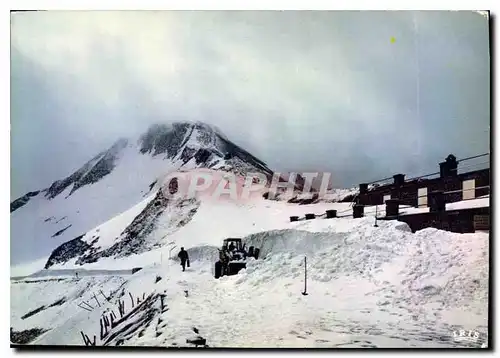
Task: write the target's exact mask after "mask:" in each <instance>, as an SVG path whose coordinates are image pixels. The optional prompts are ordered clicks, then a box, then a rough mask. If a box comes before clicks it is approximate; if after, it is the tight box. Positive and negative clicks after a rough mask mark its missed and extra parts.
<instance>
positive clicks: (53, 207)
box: [11, 122, 272, 265]
mask: <svg viewBox="0 0 500 358" xmlns="http://www.w3.org/2000/svg"><path fill="white" fill-rule="evenodd" d="M194 168H214V169H217V170H221V171H223V170H225V171H231V172H234V173H238V174H245V173H246V172H248V171H251V172H260V173H263V174H265V175H267V176H269V175H272V171H271V170H270V169H269V168H267V166H266V165H265V163H263V162H262V161H260V160H259V159H257V158H255V157H254V156H252V155H251V154H250V153H248V152H246V151H245V150H243V149H242V148H240V147H238V146H237V145H235V144H234V143H232V142H231V141H230V140H229V139H228V138H226V137H225V136H224V135H223V134H222V133H221V132H220V131H219V130H218V129H217V128H214V127H212V126H209V125H206V124H203V123H199V122H197V123H174V124H172V125H165V124H161V125H154V126H152V127H151V128H149V129H148V131H147V132H146V133H144V134H143V135H142V136H140V138H138V139H135V140H133V139H120V140H118V141H117V142H116V143H115V144H114V145H113V146H112V147H111V148H110V149H108V150H107V151H104V152H102V153H99V154H98V155H97V156H95V157H94V158H92V159H91V160H90V161H89V162H88V163H86V164H85V165H83V166H82V167H81V168H80V169H79V170H77V171H76V172H74V173H73V174H71V175H70V176H68V177H67V178H64V179H62V180H58V181H56V182H54V183H53V184H52V185H51V186H50V187H49V188H46V189H43V190H39V191H34V192H30V193H28V194H26V195H25V196H23V197H21V198H19V199H17V200H15V201H14V202H12V203H11V264H14V265H17V264H20V263H27V262H32V261H34V260H36V259H39V258H42V257H48V255H50V253H51V252H52V250H53V249H54V248H56V247H57V246H59V245H60V244H62V243H64V242H67V241H69V240H72V239H74V238H76V237H78V236H81V235H84V234H85V233H87V232H88V231H89V230H91V229H93V228H95V227H97V226H98V225H101V224H103V223H105V222H106V221H107V220H109V219H111V218H113V217H114V216H116V215H118V214H120V213H122V212H125V211H126V210H128V209H130V208H131V207H133V206H134V205H136V204H138V203H139V202H141V201H142V200H144V198H145V197H146V196H147V195H148V194H149V193H150V191H151V189H152V187H153V186H154V183H155V181H156V180H157V179H158V178H160V177H161V176H162V175H165V174H166V173H169V172H172V171H175V170H179V169H194Z"/></svg>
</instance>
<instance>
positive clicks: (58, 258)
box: [45, 235, 91, 269]
mask: <svg viewBox="0 0 500 358" xmlns="http://www.w3.org/2000/svg"><path fill="white" fill-rule="evenodd" d="M83 236H84V235H81V236H78V237H77V238H75V239H73V240H71V241H68V242H65V243H64V244H62V245H60V246H59V247H57V248H56V249H55V250H54V251H52V254H51V255H50V257H49V259H48V260H47V263H46V264H45V269H48V268H49V267H50V266H52V265H55V264H58V263H63V262H67V261H69V260H71V259H72V258H74V257H77V256H80V255H83V253H85V251H87V250H88V249H89V248H90V247H91V246H90V245H89V244H87V243H86V242H85V241H83V240H82V237H83Z"/></svg>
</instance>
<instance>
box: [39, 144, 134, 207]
mask: <svg viewBox="0 0 500 358" xmlns="http://www.w3.org/2000/svg"><path fill="white" fill-rule="evenodd" d="M127 144H128V140H127V139H119V140H118V141H117V142H116V143H115V144H113V146H111V148H109V149H108V150H107V151H105V152H102V153H99V154H98V155H96V156H95V157H94V158H92V159H91V160H90V161H88V162H87V163H86V164H85V165H84V166H83V167H81V168H80V169H78V170H77V171H76V172H74V173H73V174H71V175H70V176H68V177H67V178H64V179H62V180H57V181H55V182H54V183H52V185H51V186H50V187H49V189H48V190H47V193H46V194H45V196H46V197H47V198H49V199H53V198H55V197H56V196H57V195H59V194H61V193H62V192H63V191H64V190H65V189H66V188H68V187H69V186H70V185H71V184H73V188H72V189H71V192H70V193H69V195H71V194H73V193H74V192H75V191H76V190H78V189H79V188H81V187H82V186H85V185H90V184H93V183H96V182H98V181H99V180H101V179H102V178H104V177H105V176H106V175H108V174H109V173H111V172H112V171H113V169H114V167H115V162H116V160H117V158H118V155H119V154H120V152H121V151H122V150H123V149H124V148H125V147H126V146H127Z"/></svg>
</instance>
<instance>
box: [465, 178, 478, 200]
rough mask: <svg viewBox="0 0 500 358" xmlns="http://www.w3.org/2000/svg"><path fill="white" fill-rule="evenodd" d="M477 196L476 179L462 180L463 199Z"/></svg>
mask: <svg viewBox="0 0 500 358" xmlns="http://www.w3.org/2000/svg"><path fill="white" fill-rule="evenodd" d="M475 197H476V179H470V180H464V181H463V182H462V200H468V199H474V198H475Z"/></svg>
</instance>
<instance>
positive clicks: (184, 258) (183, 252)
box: [177, 247, 189, 272]
mask: <svg viewBox="0 0 500 358" xmlns="http://www.w3.org/2000/svg"><path fill="white" fill-rule="evenodd" d="M177 256H178V257H179V258H180V259H181V266H182V271H183V272H184V271H186V262H188V261H189V256H188V253H187V251H186V250H184V247H181V251H179V254H178V255H177Z"/></svg>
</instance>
